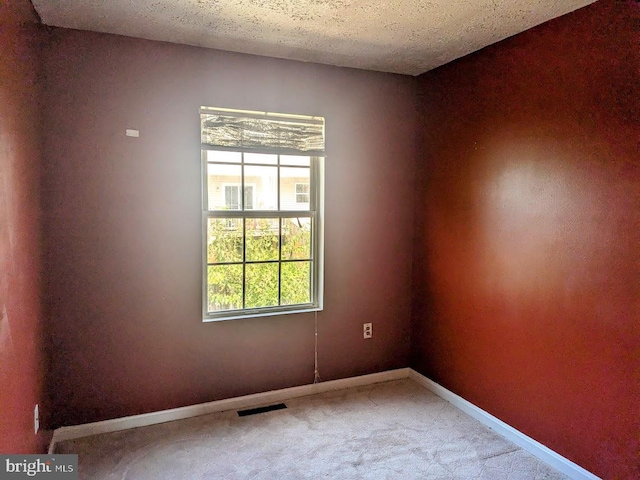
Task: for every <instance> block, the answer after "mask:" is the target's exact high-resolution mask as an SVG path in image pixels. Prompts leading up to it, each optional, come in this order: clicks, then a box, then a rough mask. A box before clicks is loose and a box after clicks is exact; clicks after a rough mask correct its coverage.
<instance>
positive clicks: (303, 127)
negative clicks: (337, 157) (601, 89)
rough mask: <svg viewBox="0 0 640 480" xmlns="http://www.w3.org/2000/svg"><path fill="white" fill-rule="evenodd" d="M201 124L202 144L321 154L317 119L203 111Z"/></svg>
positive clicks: (321, 127) (320, 128)
mask: <svg viewBox="0 0 640 480" xmlns="http://www.w3.org/2000/svg"><path fill="white" fill-rule="evenodd" d="M200 123H201V129H202V130H201V131H202V143H203V144H204V145H211V146H213V147H226V148H237V149H241V150H273V151H282V152H288V153H302V154H306V155H310V154H320V155H322V154H323V152H324V120H323V119H322V118H319V117H302V116H293V115H291V116H289V115H278V114H273V113H266V114H261V113H259V112H243V111H237V112H236V111H229V110H214V109H202V110H201V111H200Z"/></svg>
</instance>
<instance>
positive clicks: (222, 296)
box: [207, 265, 242, 312]
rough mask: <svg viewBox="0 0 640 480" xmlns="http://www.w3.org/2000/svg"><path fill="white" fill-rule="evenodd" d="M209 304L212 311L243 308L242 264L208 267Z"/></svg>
mask: <svg viewBox="0 0 640 480" xmlns="http://www.w3.org/2000/svg"><path fill="white" fill-rule="evenodd" d="M207 306H208V309H209V311H210V312H218V311H221V310H235V309H239V308H242V265H213V266H211V265H210V266H209V267H207Z"/></svg>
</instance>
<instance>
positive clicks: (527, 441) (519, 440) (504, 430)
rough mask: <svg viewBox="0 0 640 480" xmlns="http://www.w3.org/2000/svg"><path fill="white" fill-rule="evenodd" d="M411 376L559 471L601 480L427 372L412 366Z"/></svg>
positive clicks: (577, 477) (578, 479)
mask: <svg viewBox="0 0 640 480" xmlns="http://www.w3.org/2000/svg"><path fill="white" fill-rule="evenodd" d="M409 370H410V371H409V378H410V379H412V380H413V381H414V382H416V383H417V384H419V385H422V386H423V387H425V388H426V389H427V390H429V391H431V392H432V393H435V394H436V395H438V396H439V397H440V398H442V399H443V400H446V401H447V402H449V403H450V404H451V405H453V406H454V407H456V408H458V409H459V410H461V411H463V412H464V413H466V414H467V415H469V416H470V417H473V418H475V419H476V420H478V421H479V422H480V423H482V424H483V425H485V426H487V427H489V428H491V429H492V430H494V431H495V432H496V433H498V434H499V435H502V436H503V437H504V438H506V439H507V440H509V441H511V442H513V443H515V444H516V445H518V446H519V447H522V448H523V449H524V450H526V451H527V452H529V453H530V454H532V455H534V456H535V457H537V458H539V459H540V460H542V461H543V462H545V463H547V464H548V465H550V466H552V467H553V468H555V469H556V470H558V471H559V472H562V473H564V474H565V475H567V476H568V477H570V478H572V479H573V480H600V478H599V477H597V476H595V475H594V474H593V473H591V472H589V471H588V470H585V469H584V468H582V467H581V466H580V465H578V464H576V463H574V462H572V461H571V460H569V459H568V458H565V457H563V456H562V455H560V454H558V453H556V452H554V451H553V450H551V449H550V448H548V447H545V446H544V445H543V444H541V443H540V442H538V441H536V440H534V439H533V438H531V437H529V436H527V435H525V434H524V433H522V432H520V431H519V430H516V429H515V428H513V427H512V426H511V425H508V424H507V423H505V422H503V421H502V420H500V419H499V418H496V417H494V416H493V415H491V414H490V413H488V412H485V411H484V410H482V409H481V408H480V407H477V406H475V405H474V404H473V403H471V402H469V401H467V400H465V399H464V398H462V397H461V396H459V395H456V394H455V393H453V392H451V391H450V390H447V389H446V388H444V387H443V386H442V385H440V384H438V383H436V382H434V381H433V380H430V379H428V378H427V377H425V376H424V375H422V374H420V373H418V372H416V371H415V370H413V369H409Z"/></svg>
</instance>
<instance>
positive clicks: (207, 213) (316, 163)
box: [201, 107, 324, 322]
mask: <svg viewBox="0 0 640 480" xmlns="http://www.w3.org/2000/svg"><path fill="white" fill-rule="evenodd" d="M202 111H205V112H206V108H205V107H203V109H202V110H201V112H202ZM250 113H252V114H259V112H250ZM297 117H299V118H302V117H301V116H297ZM316 118H317V117H316ZM207 150H217V151H233V152H240V153H241V154H242V162H241V163H240V164H237V163H235V164H234V165H240V166H241V168H242V171H243V172H244V165H245V162H244V153H267V154H277V155H278V164H277V165H271V164H265V165H264V166H269V167H274V166H277V167H278V182H277V194H278V207H280V202H281V197H282V195H281V192H280V188H281V182H280V168H281V167H283V168H290V167H292V166H291V165H286V164H282V165H281V163H280V155H309V156H310V170H309V172H310V179H309V184H308V185H309V209H307V210H257V209H255V207H256V188H255V185H254V184H253V183H248V184H247V185H253V186H254V189H253V195H254V209H253V210H244V205H242V207H243V210H208V205H209V203H208V193H209V190H208V173H207V165H208V164H209V163H210V162H208V161H207V155H206V151H207ZM318 153H320V155H319V154H318ZM201 163H202V179H203V181H202V209H203V210H202V212H203V216H202V219H203V220H202V232H203V234H202V258H203V262H202V264H203V274H202V286H203V287H202V295H203V298H202V306H203V307H202V311H203V321H205V322H209V321H220V320H234V319H240V318H251V317H262V316H272V315H281V314H291V313H304V312H314V311H320V310H322V309H323V293H324V225H323V223H324V152H314V153H309V154H306V153H304V152H289V151H285V150H280V151H278V150H273V149H268V148H265V149H261V148H251V149H241V148H231V147H218V146H211V145H208V144H201ZM248 165H251V166H259V165H260V164H256V163H253V162H252V163H250V164H248ZM303 168H304V167H303ZM227 184H228V185H231V183H224V185H227ZM234 185H238V184H237V183H234ZM244 185H245V183H244V174H243V175H242V182H241V184H240V187H241V188H240V192H244ZM241 199H242V202H244V195H241ZM296 203H297V202H296ZM299 217H301V218H310V219H311V260H310V268H311V279H310V281H311V286H310V297H311V301H310V302H309V303H304V304H297V305H278V306H272V307H259V308H242V309H237V310H227V311H219V312H210V311H209V309H208V291H207V290H208V279H207V267H208V266H209V263H208V256H207V222H208V219H210V218H240V219H245V218H279V219H280V222H282V219H284V218H299ZM281 243H282V239H280V248H282V245H281ZM243 255H244V252H243ZM277 262H278V264H279V265H282V264H284V263H287V260H282V259H280V258H279V259H278V261H277ZM250 263H252V262H247V261H246V260H244V259H243V261H242V264H243V303H244V292H245V288H246V286H245V285H244V283H245V281H244V278H245V277H244V268H245V266H246V265H247V264H250Z"/></svg>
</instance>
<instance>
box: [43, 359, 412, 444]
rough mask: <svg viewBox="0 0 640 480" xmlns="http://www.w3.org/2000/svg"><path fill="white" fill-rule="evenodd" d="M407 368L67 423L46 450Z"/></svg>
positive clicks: (402, 374)
mask: <svg viewBox="0 0 640 480" xmlns="http://www.w3.org/2000/svg"><path fill="white" fill-rule="evenodd" d="M409 370H410V369H409V368H399V369H397V370H388V371H386V372H379V373H372V374H369V375H361V376H359V377H351V378H342V379H340V380H329V381H326V382H320V383H315V384H310V385H302V386H299V387H291V388H283V389H281V390H272V391H269V392H262V393H255V394H252V395H244V396H242V397H234V398H227V399H224V400H216V401H214V402H209V403H200V404H198V405H189V406H187V407H180V408H172V409H170V410H162V411H159V412H151V413H143V414H141V415H132V416H130V417H122V418H114V419H113V420H104V421H102V422H94V423H85V424H82V425H74V426H71V427H61V428H58V429H56V430H55V431H54V432H53V438H52V439H51V444H50V445H49V453H54V451H55V444H56V443H58V442H63V441H65V440H72V439H74V438H82V437H89V436H91V435H98V434H100V433H108V432H116V431H119V430H127V429H129V428H136V427H146V426H148V425H155V424H158V423H165V422H172V421H174V420H181V419H183V418H191V417H197V416H200V415H207V414H209V413H215V412H223V411H226V410H240V409H245V408H251V407H257V406H259V405H265V404H269V403H276V402H282V401H284V400H288V399H291V398H296V397H306V396H308V395H314V394H317V393H324V392H329V391H333V390H343V389H345V388H353V387H360V386H364V385H371V384H374V383H381V382H388V381H390V380H400V379H402V378H407V377H408V376H409Z"/></svg>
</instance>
